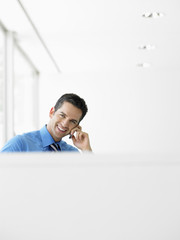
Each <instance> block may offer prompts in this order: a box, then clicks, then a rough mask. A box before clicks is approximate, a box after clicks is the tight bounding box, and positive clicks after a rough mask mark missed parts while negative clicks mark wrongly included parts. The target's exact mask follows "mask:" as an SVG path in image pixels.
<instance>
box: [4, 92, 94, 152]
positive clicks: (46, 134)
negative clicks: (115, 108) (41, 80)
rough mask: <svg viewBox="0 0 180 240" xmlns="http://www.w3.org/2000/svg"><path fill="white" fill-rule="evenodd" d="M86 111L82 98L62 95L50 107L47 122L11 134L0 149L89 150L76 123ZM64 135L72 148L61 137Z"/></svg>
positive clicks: (18, 150) (35, 150)
mask: <svg viewBox="0 0 180 240" xmlns="http://www.w3.org/2000/svg"><path fill="white" fill-rule="evenodd" d="M87 111H88V108H87V105H86V103H85V101H84V99H82V98H80V97H79V96H78V95H76V94H73V93H70V94H64V95H63V96H61V97H60V98H59V99H58V101H57V102H56V104H55V106H54V107H52V108H51V110H50V112H49V118H50V119H49V122H48V124H47V125H45V126H44V127H43V128H41V129H40V130H38V131H33V132H29V133H24V134H22V135H17V136H15V137H13V138H12V139H10V140H9V141H8V142H7V143H6V144H5V146H4V147H3V148H2V149H1V150H0V152H37V151H76V152H77V151H78V149H80V150H82V151H92V149H91V146H90V141H89V136H88V134H87V133H86V132H83V131H82V128H81V126H80V125H79V123H80V121H81V120H82V119H83V118H84V116H85V115H86V113H87ZM74 134H75V135H74ZM67 135H69V136H70V138H72V142H73V144H74V146H75V147H74V146H72V145H70V144H67V143H66V142H65V141H63V140H62V138H63V137H65V136H67Z"/></svg>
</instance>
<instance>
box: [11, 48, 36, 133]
mask: <svg viewBox="0 0 180 240" xmlns="http://www.w3.org/2000/svg"><path fill="white" fill-rule="evenodd" d="M38 114H39V111H38V71H37V70H36V68H35V67H34V66H33V64H32V63H31V61H30V60H29V59H28V57H27V56H26V55H25V54H24V52H23V51H22V49H21V48H20V47H19V46H17V45H15V48H14V133H15V134H21V133H24V132H27V131H32V130H35V129H37V128H38Z"/></svg>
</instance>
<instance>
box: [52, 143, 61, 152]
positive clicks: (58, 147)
mask: <svg viewBox="0 0 180 240" xmlns="http://www.w3.org/2000/svg"><path fill="white" fill-rule="evenodd" d="M50 147H51V148H52V149H53V150H54V151H55V152H58V151H61V148H60V146H59V144H55V143H53V144H51V145H50Z"/></svg>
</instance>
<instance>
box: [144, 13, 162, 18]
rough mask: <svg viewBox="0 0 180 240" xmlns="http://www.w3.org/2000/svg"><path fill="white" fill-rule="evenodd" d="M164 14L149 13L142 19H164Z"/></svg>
mask: <svg viewBox="0 0 180 240" xmlns="http://www.w3.org/2000/svg"><path fill="white" fill-rule="evenodd" d="M164 15H165V14H164V13H161V12H147V13H144V14H143V15H142V17H145V18H160V17H164Z"/></svg>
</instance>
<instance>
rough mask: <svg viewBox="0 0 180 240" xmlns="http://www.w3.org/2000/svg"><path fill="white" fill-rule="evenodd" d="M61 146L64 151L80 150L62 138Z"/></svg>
mask: <svg viewBox="0 0 180 240" xmlns="http://www.w3.org/2000/svg"><path fill="white" fill-rule="evenodd" d="M60 147H61V150H62V151H68V152H79V150H78V149H77V148H76V147H73V146H72V145H70V144H67V143H66V142H65V141H63V140H61V143H60Z"/></svg>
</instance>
